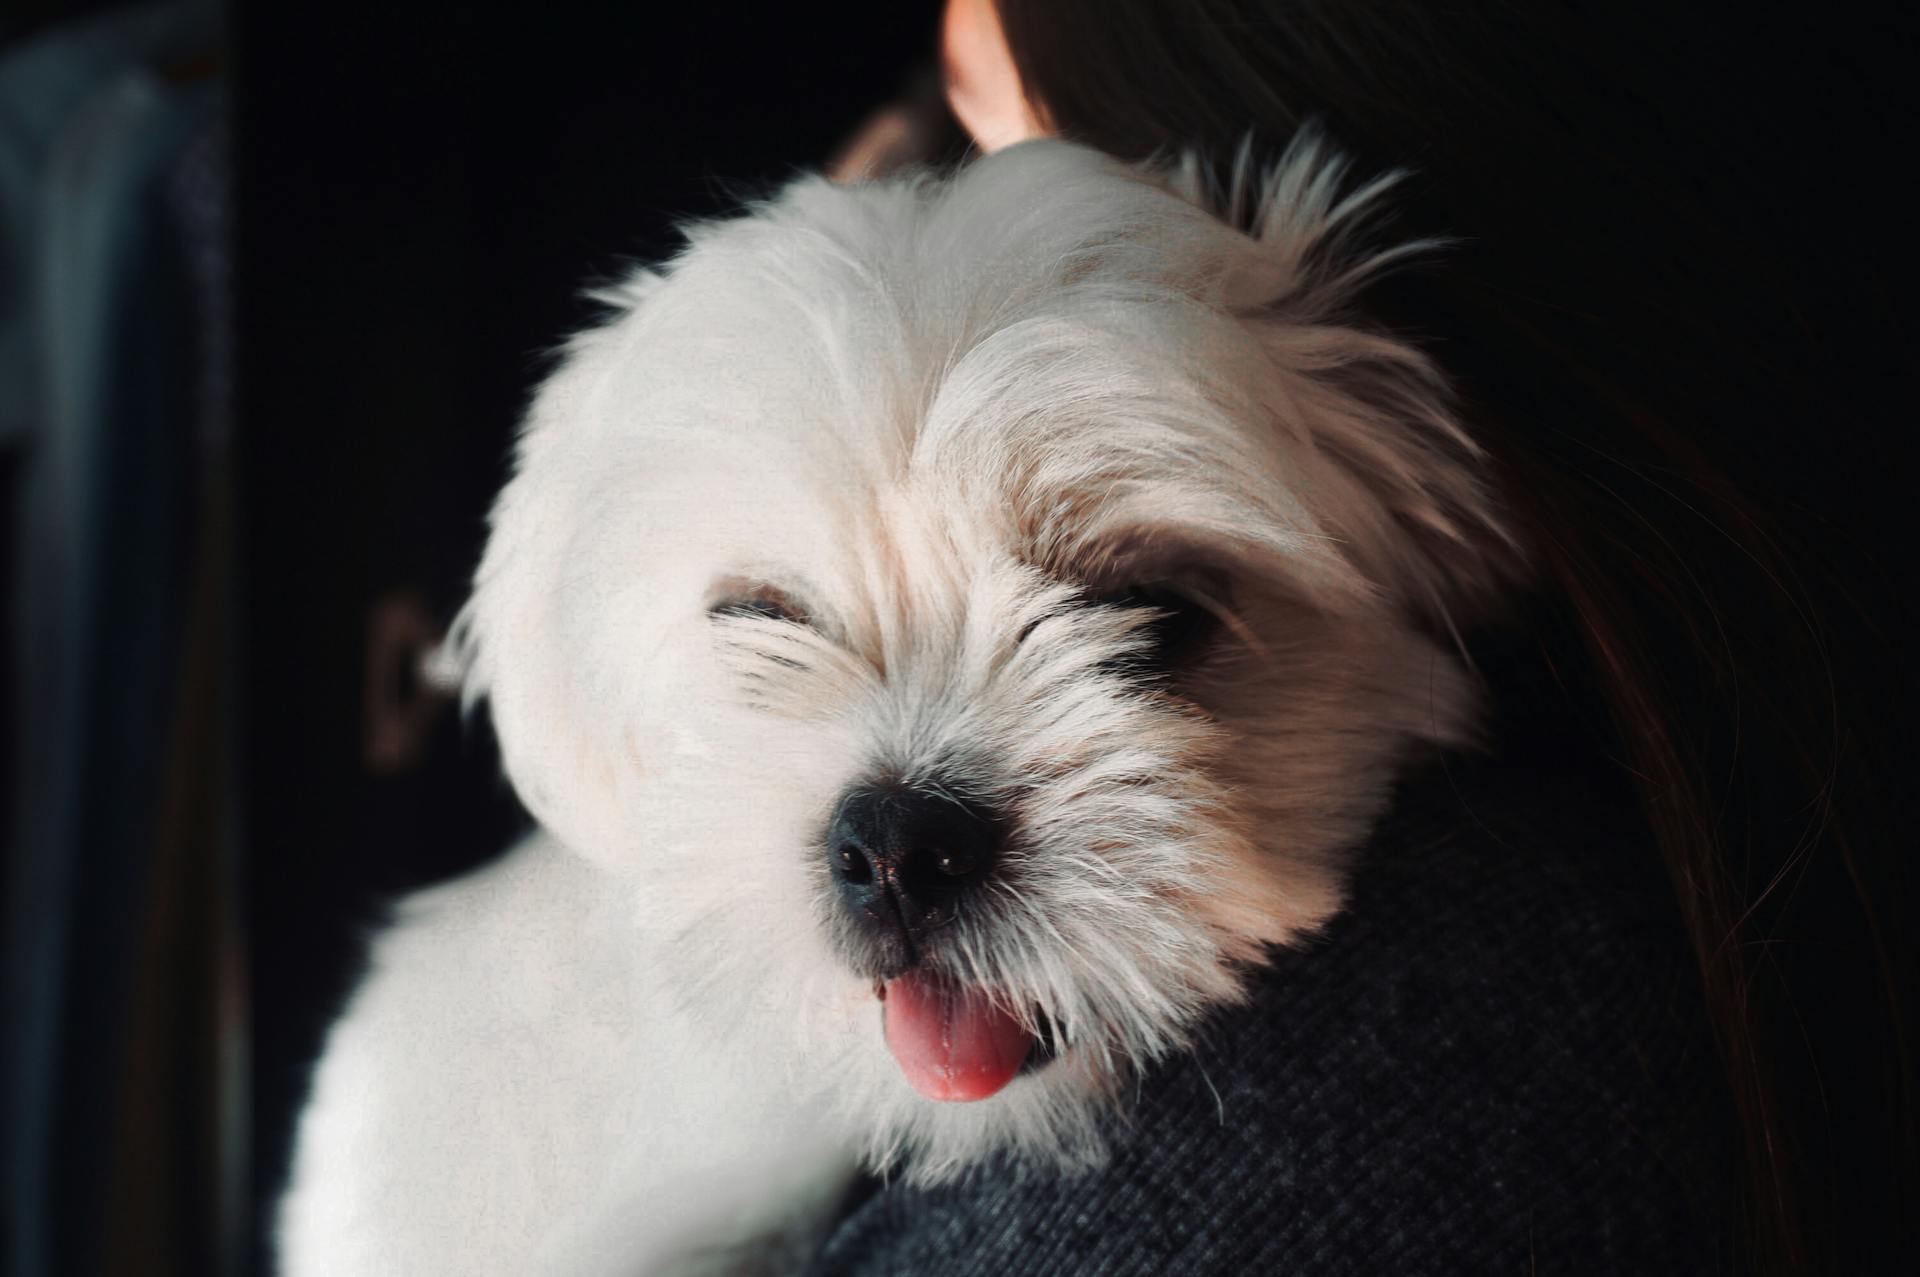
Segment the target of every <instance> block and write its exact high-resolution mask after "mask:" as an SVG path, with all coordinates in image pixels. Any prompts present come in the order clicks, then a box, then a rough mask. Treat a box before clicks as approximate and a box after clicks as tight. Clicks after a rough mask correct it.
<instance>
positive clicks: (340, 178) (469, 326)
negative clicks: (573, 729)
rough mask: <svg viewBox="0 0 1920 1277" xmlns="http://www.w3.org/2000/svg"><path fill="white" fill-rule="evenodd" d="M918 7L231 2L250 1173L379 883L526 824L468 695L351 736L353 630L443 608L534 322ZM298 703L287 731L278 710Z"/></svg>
mask: <svg viewBox="0 0 1920 1277" xmlns="http://www.w3.org/2000/svg"><path fill="white" fill-rule="evenodd" d="M937 16H938V14H937V6H936V5H934V4H932V3H916V2H913V0H907V2H905V3H902V2H900V0H892V2H889V3H877V4H864V5H862V4H828V5H792V4H757V5H704V4H695V5H684V6H645V5H638V4H634V5H623V6H615V5H605V4H576V3H556V4H543V5H537V6H520V5H513V6H499V7H490V8H485V9H483V8H481V7H477V6H476V7H472V8H465V7H460V8H448V7H441V6H413V5H392V4H327V5H317V6H304V5H246V6H242V8H241V10H240V12H239V14H238V18H237V22H236V24H235V28H234V36H235V47H236V51H237V54H238V58H237V61H236V70H237V73H238V74H237V80H236V84H235V88H236V99H235V104H236V112H235V119H236V121H237V126H238V127H237V136H236V149H235V158H236V162H237V174H238V195H239V211H240V220H239V234H240V238H239V256H238V263H237V264H238V272H237V278H238V280H239V310H238V314H239V321H240V331H241V350H242V370H243V376H242V383H241V393H240V415H241V418H242V420H244V421H246V422H248V423H250V427H249V429H248V430H247V431H246V432H245V434H244V436H243V439H242V443H241V451H240V473H241V476H242V484H241V494H240V500H241V510H242V513H243V522H244V527H245V537H244V541H243V546H242V555H243V558H242V581H243V586H244V591H245V595H246V608H245V618H246V619H245V639H246V641H245V650H246V652H247V670H246V693H245V698H244V699H245V703H246V705H247V706H248V713H247V715H246V722H247V737H246V739H245V741H244V749H243V756H244V759H245V771H246V786H247V788H246V829H247V841H248V844H249V845H250V846H251V848H252V849H253V853H252V855H251V857H250V859H249V865H248V872H249V874H250V879H251V880H250V883H249V885H248V892H247V900H248V905H249V916H250V919H251V924H250V925H251V928H252V937H251V939H252V985H253V992H252V1009H253V1015H252V1029H253V1084H254V1087H255V1095H254V1104H253V1112H254V1119H255V1127H254V1136H253V1181H254V1186H255V1190H256V1193H257V1194H258V1200H259V1201H260V1202H261V1203H262V1204H263V1207H264V1204H265V1203H268V1202H270V1200H271V1197H272V1194H273V1193H274V1191H275V1189H276V1187H277V1185H278V1184H279V1182H280V1180H281V1177H282V1176H283V1174H284V1167H285V1161H286V1156H287V1144H288V1134H289V1130H288V1123H289V1121H290V1120H291V1114H292V1112H293V1110H294V1108H295V1106H296V1105H297V1103H298V1102H299V1099H300V1097H301V1096H302V1095H303V1093H304V1090H305V1086H306V1070H307V1067H308V1064H309V1061H310V1060H311V1058H312V1056H313V1054H314V1053H315V1051H316V1050H317V1049H318V1044H319V1035H320V1034H321V1032H322V1030H323V1028H324V1026H325V1025H326V1023H327V1022H328V1020H329V1019H330V1018H331V1017H332V1015H333V1013H334V1011H335V1009H336V1006H337V1002H338V1000H339V998H340V997H341V996H342V994H343V993H344V991H345V989H346V987H347V983H348V981H349V979H350V977H351V975H352V973H353V970H354V967H355V963H356V962H357V961H358V959H359V955H360V952H361V945H362V935H363V934H364V930H365V927H366V924H368V923H370V922H371V921H373V920H375V919H376V918H377V917H378V912H377V910H378V904H379V902H380V901H381V900H382V899H383V898H385V897H387V896H390V895H391V894H393V893H394V892H396V891H398V890H400V889H403V888H406V887H410V886H414V885H417V884H420V883H423V882H425V881H428V880H430V879H434V878H438V877H443V876H446V875H448V874H451V873H453V872H455V871H457V870H460V869H464V868H467V867H469V866H471V865H473V864H475V863H477V862H478V861H479V860H481V859H484V858H486V857H488V856H491V855H493V854H495V853H497V852H498V851H500V850H502V849H503V848H504V847H505V846H506V845H507V843H508V841H509V840H510V839H511V837H512V836H513V834H514V833H515V832H516V831H517V830H518V829H520V828H521V827H522V825H523V822H524V817H523V816H522V814H521V813H520V811H519V809H518V808H517V806H516V804H515V803H514V801H513V799H512V797H511V795H510V794H509V793H508V791H507V788H506V786H505V784H504V782H503V781H502V780H501V779H500V776H499V770H498V763H497V759H496V756H495V754H494V751H493V747H492V742H491V740H490V739H489V738H488V736H487V734H486V731H485V726H484V716H479V717H477V718H476V719H475V720H474V722H473V724H472V725H471V726H470V727H468V728H466V729H464V730H463V728H462V727H461V725H460V724H459V723H458V722H457V719H456V716H455V715H454V714H453V713H441V714H440V715H439V716H438V718H437V721H436V723H435V726H434V728H433V731H432V734H431V737H430V739H429V741H428V743H427V747H426V748H425V750H424V751H423V752H422V753H421V755H420V757H419V758H418V760H417V761H415V762H413V763H411V764H409V765H406V766H404V767H402V768H400V769H399V770H395V771H391V772H388V773H386V774H370V773H369V771H368V769H367V768H366V767H365V766H364V765H363V762H362V754H363V736H364V732H365V724H364V721H363V720H364V714H363V705H364V701H365V690H364V681H365V669H364V666H365V662H366V652H367V639H366V631H367V626H368V623H369V622H368V613H369V609H370V608H371V607H373V606H374V605H375V603H376V601H377V600H380V599H383V598H390V597H393V596H395V595H396V594H405V593H411V594H413V595H414V596H416V597H417V598H418V599H419V600H421V602H422V604H423V606H424V609H425V610H426V611H427V612H428V613H429V614H430V615H431V616H432V617H433V619H435V620H436V621H441V622H444V620H445V619H447V618H448V617H450V615H451V613H452V611H453V609H454V608H456V607H457V606H458V604H459V602H460V600H461V597H462V592H463V590H464V586H465V583H466V579H467V577H468V575H469V574H470V573H471V571H472V569H473V567H474V565H475V563H476V562H477V558H478V554H479V549H480V545H481V539H482V532H483V526H484V525H483V519H484V514H485V511H486V508H487V506H488V504H489V502H490V501H491V498H492V496H493V494H494V493H495V491H496V490H497V489H498V487H499V485H500V483H501V482H502V480H503V479H504V477H505V473H506V470H505V461H506V457H507V452H508V447H509V443H510V440H511V435H512V431H513V428H514V425H515V421H516V418H517V415H518V414H519V412H520V410H521V408H522V406H523V405H524V403H525V401H526V399H527V396H528V393H529V390H530V388H531V387H532V385H533V384H534V383H535V381H536V379H537V378H538V376H539V374H540V372H541V370H542V368H543V367H544V363H543V356H542V352H543V351H545V350H547V349H548V348H550V347H551V346H552V344H553V343H554V342H555V341H556V340H557V339H558V338H560V337H561V336H563V335H564V334H566V333H567V332H568V331H569V329H571V328H573V327H577V326H578V325H580V324H582V323H583V322H585V321H586V320H587V319H588V318H589V317H590V315H591V314H592V308H591V307H590V306H589V305H588V304H585V303H583V302H582V301H581V300H580V297H579V294H580V291H581V289H582V288H583V287H584V286H585V285H587V284H589V283H591V282H594V281H596V280H599V279H604V278H605V277H607V276H608V275H609V274H610V273H613V272H615V271H617V270H618V269H619V268H620V266H621V264H622V262H623V261H628V260H634V259H656V258H659V257H661V256H662V255H664V254H667V253H670V252H671V251H673V249H674V247H675V245H676V243H677V239H676V236H675V234H674V232H673V229H672V228H673V224H674V223H675V222H676V221H677V220H679V219H683V218H686V217H690V216H703V215H711V214H714V213H717V212H719V211H722V210H723V209H726V208H728V207H730V206H731V205H732V204H734V203H735V202H736V200H737V197H738V195H739V194H740V193H742V192H761V191H766V190H769V189H771V187H772V186H774V185H776V184H777V183H778V182H779V181H781V180H782V179H784V178H785V177H788V176H790V175H792V174H794V173H796V172H798V171H799V170H800V169H801V168H802V167H805V166H815V165H819V164H821V163H823V162H824V161H825V160H826V159H827V158H828V157H829V155H830V154H831V153H832V152H833V151H834V149H835V148H836V147H837V146H838V145H839V143H840V142H841V141H843V140H844V139H845V138H846V136H847V135H848V134H849V133H850V132H852V131H853V130H854V129H855V128H856V127H857V126H858V125H859V124H860V123H861V121H862V120H863V118H864V117H865V116H866V115H867V113H868V112H870V111H871V110H873V109H874V108H875V107H876V106H878V105H879V104H881V103H883V102H885V101H887V100H889V99H891V98H893V97H895V96H896V95H898V94H899V93H900V92H902V90H903V88H904V87H905V85H906V82H907V80H908V78H909V77H910V76H911V75H912V74H913V73H914V72H915V70H916V69H917V68H919V67H921V66H922V65H924V64H926V63H928V62H929V61H930V59H931V55H932V51H933V48H934V35H935V23H936V21H937ZM294 723H297V724H300V729H299V730H297V731H296V730H289V728H288V725H289V724H294Z"/></svg>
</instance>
